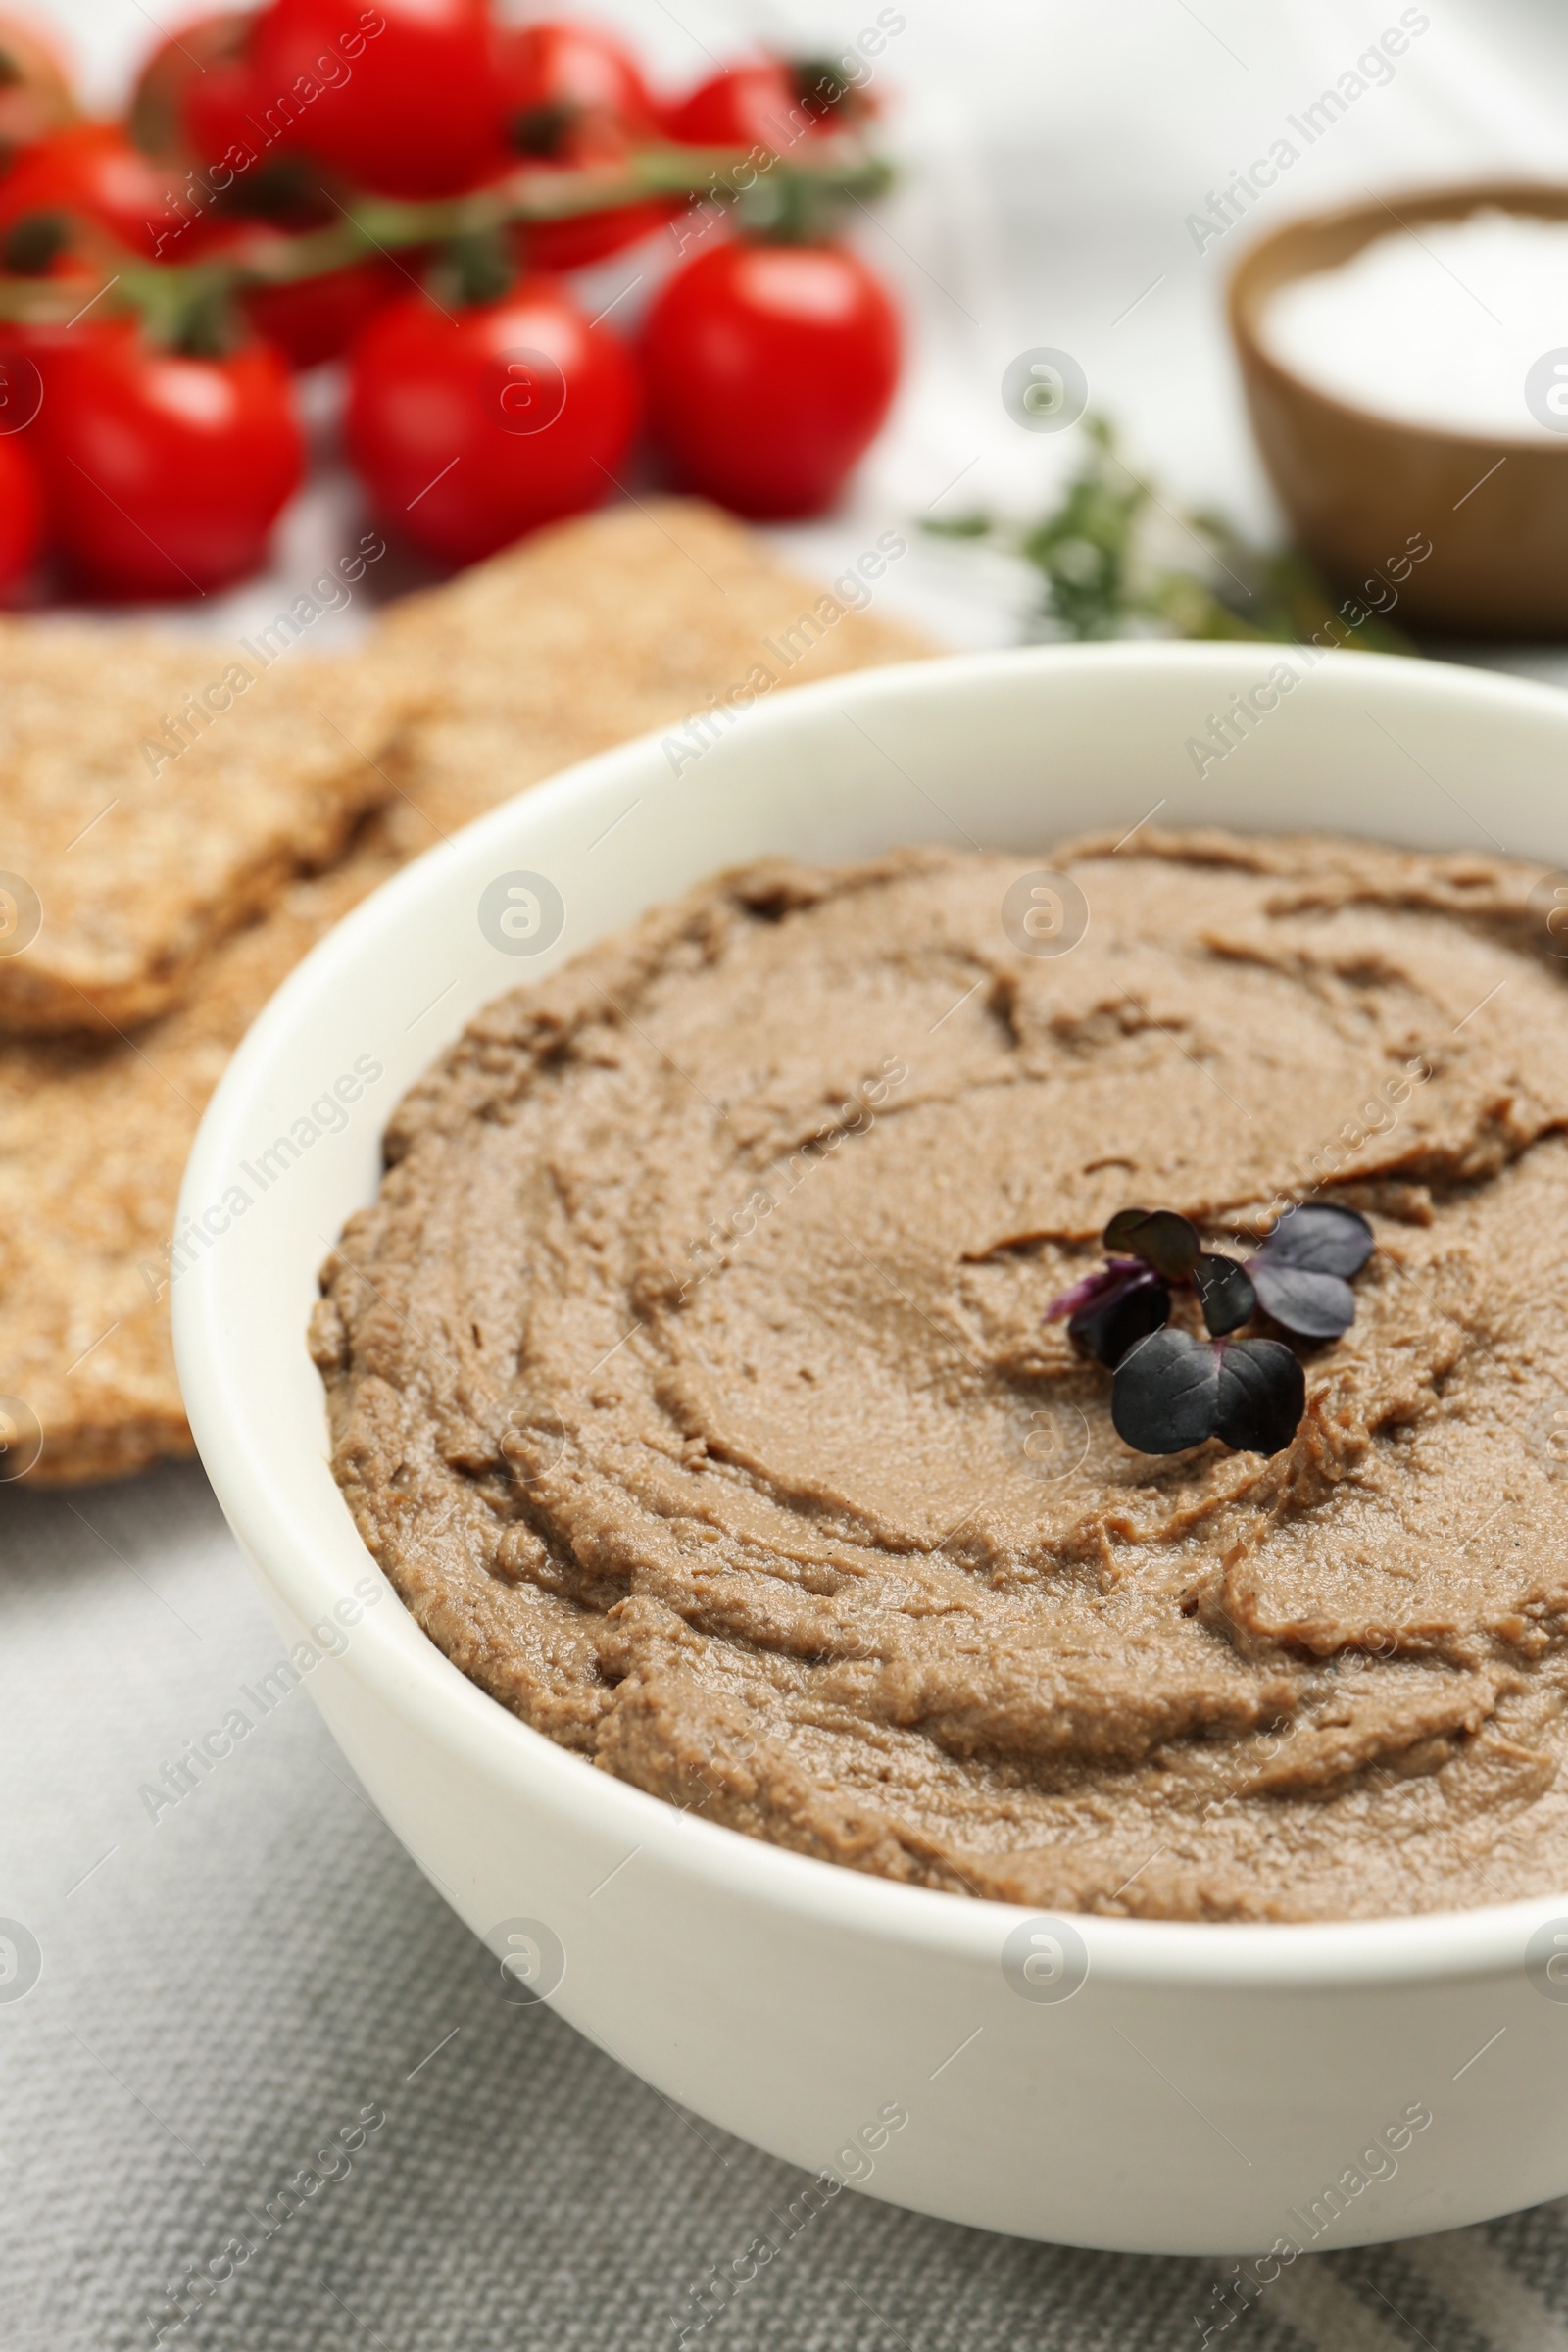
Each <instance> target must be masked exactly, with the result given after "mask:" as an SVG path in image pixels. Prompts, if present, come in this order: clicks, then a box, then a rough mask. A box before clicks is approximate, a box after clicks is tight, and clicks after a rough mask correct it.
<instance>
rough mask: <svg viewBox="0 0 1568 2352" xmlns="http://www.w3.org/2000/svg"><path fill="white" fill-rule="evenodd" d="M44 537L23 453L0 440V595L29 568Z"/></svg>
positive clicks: (10, 438) (8, 438)
mask: <svg viewBox="0 0 1568 2352" xmlns="http://www.w3.org/2000/svg"><path fill="white" fill-rule="evenodd" d="M42 536H43V497H42V494H41V492H40V491H39V488H38V477H37V474H36V473H35V472H34V470H33V467H32V464H31V461H30V460H29V458H28V456H27V454H26V451H25V450H24V449H22V448H21V447H20V446H19V444H18V441H17V437H16V435H15V434H14V433H6V434H5V435H4V436H3V437H0V592H3V591H4V590H5V589H8V588H12V587H14V586H15V585H16V583H17V581H18V580H20V579H22V578H23V577H24V575H25V573H27V572H29V571H30V570H31V569H32V566H33V563H34V561H35V559H36V557H37V554H38V543H39V541H40V539H41V538H42Z"/></svg>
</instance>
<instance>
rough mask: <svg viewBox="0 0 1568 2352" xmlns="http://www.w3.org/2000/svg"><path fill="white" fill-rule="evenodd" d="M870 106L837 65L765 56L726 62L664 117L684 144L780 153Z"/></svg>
mask: <svg viewBox="0 0 1568 2352" xmlns="http://www.w3.org/2000/svg"><path fill="white" fill-rule="evenodd" d="M869 112H870V108H869V104H868V102H867V100H866V99H865V98H864V97H863V96H862V95H861V93H860V92H859V91H858V89H856V87H855V86H854V84H853V83H852V82H849V81H846V79H845V78H844V75H843V73H841V72H840V71H839V70H838V68H837V67H835V66H831V65H826V64H817V63H815V62H814V61H812V60H811V59H809V58H807V59H802V60H800V61H798V62H797V61H793V60H786V59H784V58H776V57H770V58H764V59H760V61H759V62H758V63H756V64H755V65H742V66H726V67H725V69H724V70H723V72H722V73H715V74H713V75H712V77H711V79H710V80H708V81H705V82H703V83H702V84H701V85H700V87H699V88H697V89H695V90H693V91H692V93H691V95H690V96H689V97H688V98H685V99H683V100H682V101H681V103H680V105H678V106H676V107H672V108H671V109H670V110H669V112H668V113H667V114H666V116H665V118H664V128H665V130H666V132H667V134H668V136H669V137H670V138H672V139H674V140H675V141H676V142H677V143H678V144H679V145H680V146H683V147H745V148H748V149H750V148H753V147H765V148H768V149H770V150H771V152H772V153H773V154H775V155H783V154H785V153H787V152H788V150H789V149H790V148H791V147H793V146H794V145H795V143H796V141H797V140H798V139H803V138H812V137H816V136H819V135H820V134H821V133H822V132H823V131H828V130H839V129H843V128H844V127H846V125H847V124H849V123H853V122H855V121H857V120H858V118H860V117H861V116H863V115H865V114H868V113H869Z"/></svg>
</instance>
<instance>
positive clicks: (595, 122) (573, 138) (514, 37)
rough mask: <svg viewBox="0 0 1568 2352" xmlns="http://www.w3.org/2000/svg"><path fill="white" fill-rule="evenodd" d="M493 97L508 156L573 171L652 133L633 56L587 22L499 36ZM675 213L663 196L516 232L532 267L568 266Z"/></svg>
mask: <svg viewBox="0 0 1568 2352" xmlns="http://www.w3.org/2000/svg"><path fill="white" fill-rule="evenodd" d="M501 70H502V94H503V101H504V106H505V118H506V128H507V137H508V142H509V145H510V146H511V148H512V150H513V152H514V154H515V155H516V156H522V157H527V158H530V159H532V160H533V161H535V162H537V163H540V164H543V165H547V166H548V165H553V166H556V167H558V168H568V169H573V170H577V171H583V170H587V169H590V168H592V167H594V166H603V167H605V168H606V169H609V170H615V169H618V168H620V167H622V166H624V164H625V162H626V159H627V158H628V156H629V155H631V154H632V152H633V151H634V150H635V149H636V148H637V147H638V146H646V145H647V144H648V143H649V142H650V141H652V140H655V139H658V138H659V137H660V135H661V131H660V123H659V114H658V109H657V108H656V107H655V104H654V101H653V98H652V97H651V96H650V94H649V90H648V85H647V83H646V82H645V81H644V79H643V77H642V73H641V71H640V70H639V68H638V65H637V61H636V59H635V58H634V57H633V56H632V55H631V53H630V51H629V50H627V49H624V48H623V47H622V46H621V44H620V43H619V42H618V41H617V40H616V39H615V37H614V35H613V33H610V32H604V31H601V30H600V28H599V27H598V26H597V25H583V24H560V23H543V24H537V25H522V26H520V27H518V28H517V29H515V30H508V31H506V32H504V33H503V35H502V69H501ZM678 210H679V207H678V205H672V204H670V203H668V202H667V201H664V200H657V201H655V200H650V201H649V202H648V203H646V204H627V205H617V206H616V207H614V209H613V210H612V211H609V212H603V213H584V214H582V215H580V216H579V217H578V218H577V219H576V220H573V221H535V222H533V223H531V224H530V225H529V226H527V227H519V228H518V230H517V245H518V250H519V253H520V255H521V256H522V258H523V259H524V260H525V261H526V263H527V264H528V266H529V267H530V268H531V269H535V270H576V269H580V268H581V267H582V266H583V264H585V263H587V262H597V261H600V260H602V259H603V257H604V256H605V255H606V254H607V253H615V252H618V251H619V249H620V248H621V247H622V246H623V245H631V244H634V243H635V242H636V240H637V239H638V238H639V237H646V236H648V235H649V234H650V233H651V232H652V231H653V230H654V229H656V228H659V227H660V226H662V223H663V222H664V221H667V220H669V219H670V218H671V216H672V214H673V213H674V212H676V211H678Z"/></svg>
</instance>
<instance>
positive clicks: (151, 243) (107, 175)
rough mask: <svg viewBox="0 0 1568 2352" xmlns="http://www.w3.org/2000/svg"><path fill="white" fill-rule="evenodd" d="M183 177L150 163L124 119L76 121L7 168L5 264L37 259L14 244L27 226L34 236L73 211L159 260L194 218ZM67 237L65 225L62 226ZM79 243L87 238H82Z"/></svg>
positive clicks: (2, 197)
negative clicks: (181, 187) (182, 190)
mask: <svg viewBox="0 0 1568 2352" xmlns="http://www.w3.org/2000/svg"><path fill="white" fill-rule="evenodd" d="M178 193H179V191H178V184H177V181H176V180H175V178H174V177H173V175H172V172H170V171H168V170H167V169H165V168H163V167H161V166H159V165H157V164H153V163H149V161H148V159H147V158H146V156H144V155H143V154H142V152H141V149H140V148H139V147H133V146H132V145H131V143H130V141H129V139H128V138H126V136H125V134H124V132H123V130H122V129H121V127H120V125H119V124H118V123H73V125H72V126H71V128H70V129H69V130H58V131H55V132H54V133H53V134H52V135H51V136H50V137H49V138H47V139H40V141H39V142H38V144H37V146H36V147H29V148H28V149H27V151H26V153H25V155H20V156H18V157H17V159H16V161H15V162H14V163H13V164H12V166H11V169H10V170H9V172H5V173H4V174H3V175H0V248H3V249H4V262H5V266H6V267H8V268H11V269H18V268H22V269H25V268H28V267H29V266H31V265H30V263H29V261H28V260H27V259H25V258H20V252H21V249H18V250H17V251H13V250H12V248H13V242H14V239H15V237H16V236H17V234H18V233H19V232H25V234H26V235H27V236H28V237H30V236H32V235H33V233H34V232H35V230H36V228H37V224H38V221H39V220H40V217H41V218H42V220H43V221H46V222H49V223H57V222H62V221H63V217H64V216H66V215H68V214H69V215H73V216H74V217H75V218H76V219H78V220H80V221H86V222H87V223H89V224H90V225H91V226H96V227H97V228H98V229H100V230H101V231H103V232H105V233H106V234H107V235H108V236H109V237H111V238H112V239H113V240H114V241H115V243H117V244H119V245H123V246H127V247H128V248H129V249H130V251H131V252H133V253H139V254H142V255H144V256H145V257H146V258H147V259H148V260H155V259H156V258H157V256H158V253H159V251H160V249H161V247H162V246H165V245H167V244H168V243H169V241H170V239H171V238H172V237H173V236H175V235H177V233H178V231H179V229H180V226H181V224H182V222H184V221H186V220H188V219H189V217H190V215H189V207H188V206H186V207H184V208H181V206H180V204H179V202H178ZM61 233H62V236H64V234H65V231H64V228H63V227H62V231H61ZM77 242H79V240H77Z"/></svg>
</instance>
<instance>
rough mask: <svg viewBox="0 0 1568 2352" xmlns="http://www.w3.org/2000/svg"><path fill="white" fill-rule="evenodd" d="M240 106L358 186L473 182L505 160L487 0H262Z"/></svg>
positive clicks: (433, 187)
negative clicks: (368, 0)
mask: <svg viewBox="0 0 1568 2352" xmlns="http://www.w3.org/2000/svg"><path fill="white" fill-rule="evenodd" d="M250 112H251V115H252V118H253V120H254V121H255V122H256V123H257V124H258V125H259V126H260V127H261V129H262V130H263V131H264V132H265V133H266V134H267V135H268V136H269V137H270V138H271V137H276V138H277V139H278V140H279V142H280V143H283V144H287V145H288V146H291V147H295V148H302V149H304V150H306V151H307V152H308V153H310V154H311V155H314V156H318V157H319V159H320V161H321V162H322V163H325V164H329V165H332V166H334V167H336V169H338V170H339V171H341V172H346V173H347V175H348V177H349V178H350V179H351V180H353V181H354V182H355V184H356V185H357V186H359V187H363V188H370V189H374V190H376V191H377V192H378V193H380V194H382V195H386V196H411V197H413V196H447V195H455V194H458V193H459V192H460V191H462V190H463V189H466V188H471V187H474V186H476V185H477V184H478V183H479V182H480V181H481V180H484V179H487V178H490V177H492V176H493V175H494V173H495V172H496V170H497V168H498V166H499V164H500V163H501V162H502V161H503V160H504V151H503V147H502V96H501V70H500V40H499V37H498V32H497V28H496V26H495V25H494V24H493V22H492V20H491V16H490V10H489V7H488V5H487V0H377V4H376V5H375V6H374V7H368V6H364V5H362V0H271V5H270V7H268V8H266V9H264V10H263V12H262V14H261V15H260V16H259V17H258V18H257V20H256V31H255V37H254V39H253V41H252V44H251V107H250Z"/></svg>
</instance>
